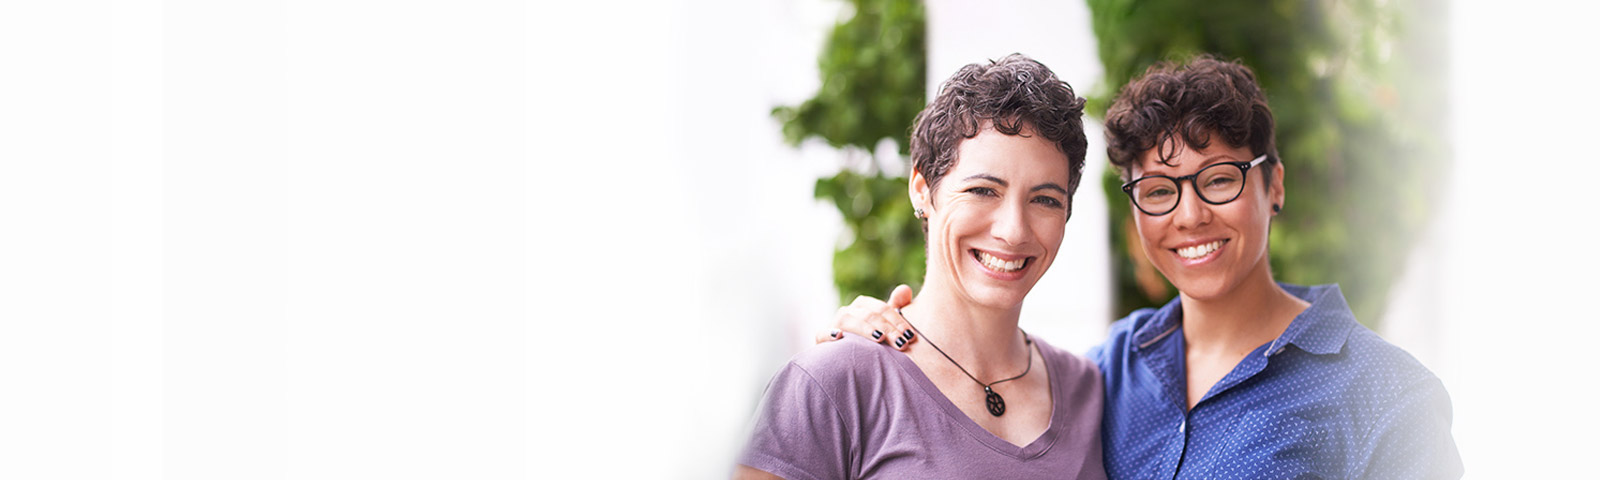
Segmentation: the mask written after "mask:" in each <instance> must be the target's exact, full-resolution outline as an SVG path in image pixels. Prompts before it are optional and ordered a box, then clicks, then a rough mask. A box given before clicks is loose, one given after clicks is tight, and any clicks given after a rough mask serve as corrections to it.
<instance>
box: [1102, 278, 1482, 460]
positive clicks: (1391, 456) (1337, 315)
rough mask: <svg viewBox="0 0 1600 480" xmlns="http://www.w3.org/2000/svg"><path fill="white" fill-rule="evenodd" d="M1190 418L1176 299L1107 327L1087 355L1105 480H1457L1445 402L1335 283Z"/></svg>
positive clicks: (1315, 291) (1428, 375) (1429, 376)
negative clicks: (1100, 379) (1097, 375)
mask: <svg viewBox="0 0 1600 480" xmlns="http://www.w3.org/2000/svg"><path fill="white" fill-rule="evenodd" d="M1283 287H1284V289H1285V290H1288V291H1289V292H1290V293H1292V294H1294V295H1295V296H1298V297H1300V298H1301V299H1304V300H1306V301H1307V302H1310V303H1311V307H1310V308H1307V309H1306V311H1305V312H1303V313H1301V314H1300V316H1299V317H1296V318H1295V319H1294V321H1293V322H1292V323H1291V324H1290V325H1289V328H1288V329H1287V330H1285V331H1284V333H1283V335H1282V336H1281V337H1279V338H1278V339H1277V340H1275V341H1273V342H1270V343H1268V344H1266V345H1262V346H1260V347H1258V348H1256V349H1255V351H1253V352H1251V353H1250V354H1249V355H1248V356H1246V357H1245V359H1244V360H1243V361H1241V362H1239V364H1238V365H1236V366H1235V367H1234V369H1233V370H1232V371H1231V372H1229V373H1228V374H1227V375H1226V376H1224V377H1223V379H1222V380H1221V381H1219V382H1217V385H1215V386H1214V387H1212V389H1211V391H1209V392H1207V393H1206V395H1205V396H1204V397H1202V398H1201V400H1200V402H1199V403H1197V404H1196V405H1195V408H1194V409H1192V410H1190V411H1188V412H1185V411H1184V410H1185V409H1184V406H1185V404H1186V402H1185V391H1186V388H1185V385H1184V381H1185V380H1184V379H1185V374H1184V363H1183V362H1184V345H1183V344H1184V342H1183V326H1182V318H1183V311H1182V307H1181V304H1180V303H1179V301H1178V299H1173V300H1172V301H1171V302H1169V303H1168V304H1167V305H1166V306H1164V307H1162V308H1160V309H1144V310H1140V311H1137V312H1134V313H1133V314H1132V315H1129V316H1128V318H1124V319H1122V320H1119V321H1118V322H1117V323H1116V324H1114V325H1112V327H1111V335H1110V338H1109V339H1108V340H1106V343H1104V344H1102V345H1100V346H1098V347H1096V348H1095V349H1094V350H1092V351H1090V352H1089V357H1090V358H1091V359H1093V360H1094V361H1095V362H1096V363H1098V364H1099V365H1100V370H1101V372H1102V373H1103V374H1104V375H1105V387H1106V389H1105V394H1106V401H1105V418H1104V423H1103V424H1102V425H1103V430H1102V431H1101V437H1102V441H1103V442H1102V443H1103V444H1104V447H1105V464H1106V471H1107V473H1108V474H1109V475H1110V477H1111V478H1130V479H1131V478H1139V479H1147V478H1251V479H1256V478H1262V479H1275V478H1460V476H1461V474H1462V466H1461V457H1460V454H1459V453H1458V452H1457V451H1456V446H1455V441H1454V439H1453V438H1452V437H1451V435H1450V422H1451V407H1450V397H1449V394H1448V393H1446V392H1445V389H1444V386H1443V384H1441V383H1440V382H1439V379H1438V378H1437V377H1435V376H1434V375H1433V373H1432V372H1429V371H1428V369H1427V368H1425V367H1423V366H1422V364H1420V363H1418V362H1417V360H1416V359H1415V358H1413V357H1412V356H1411V355H1410V354H1407V353H1406V352H1405V351H1403V350H1400V349H1399V348H1397V347H1395V346H1393V345H1390V344H1389V343H1388V342H1385V341H1383V339H1381V338H1379V337H1378V335H1377V334H1375V333H1373V332H1372V331H1371V330H1368V329H1367V328H1366V327H1364V326H1362V325H1361V324H1360V323H1358V322H1356V319H1355V315H1354V314H1353V313H1351V311H1350V307H1349V305H1348V304H1346V303H1345V300H1344V295H1343V294H1342V293H1340V291H1339V287H1338V286H1337V285H1321V286H1316V287H1301V286H1294V285H1283Z"/></svg>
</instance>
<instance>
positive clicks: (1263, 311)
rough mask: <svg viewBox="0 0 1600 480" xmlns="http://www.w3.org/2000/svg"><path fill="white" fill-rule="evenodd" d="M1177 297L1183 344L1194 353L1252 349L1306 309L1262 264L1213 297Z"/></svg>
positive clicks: (1301, 301) (1283, 327) (1268, 339)
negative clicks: (1246, 277)
mask: <svg viewBox="0 0 1600 480" xmlns="http://www.w3.org/2000/svg"><path fill="white" fill-rule="evenodd" d="M1179 298H1180V301H1181V302H1182V304H1183V336H1184V341H1185V345H1186V346H1187V347H1186V348H1187V349H1188V350H1189V351H1190V352H1194V353H1229V352H1231V353H1239V352H1249V351H1250V350H1254V349H1255V348H1256V347H1259V346H1261V344H1263V343H1266V342H1269V341H1272V339H1274V338H1277V337H1278V336H1279V335H1282V334H1283V331H1284V330H1285V329H1288V328H1289V324H1290V323H1292V322H1293V321H1294V318H1295V317H1296V316H1298V315H1299V314H1300V312H1302V311H1304V310H1305V309H1306V307H1308V306H1310V304H1309V303H1306V302H1305V301H1304V300H1301V299H1299V298H1298V297H1295V296H1294V295H1291V294H1290V293H1289V292H1287V291H1285V290H1284V289H1283V287H1280V286H1278V284H1277V282H1274V281H1273V280H1272V273H1271V271H1269V270H1267V269H1266V266H1265V262H1263V265H1262V266H1261V267H1260V268H1258V272H1256V273H1255V274H1252V275H1250V277H1249V278H1248V279H1247V280H1246V281H1244V282H1242V283H1240V284H1239V285H1236V286H1234V288H1233V289H1232V290H1231V291H1229V292H1226V293H1224V294H1223V295H1220V296H1218V297H1216V298H1209V299H1197V298H1193V297H1190V296H1189V295H1187V294H1183V293H1181V292H1180V293H1179Z"/></svg>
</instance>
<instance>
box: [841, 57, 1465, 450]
mask: <svg viewBox="0 0 1600 480" xmlns="http://www.w3.org/2000/svg"><path fill="white" fill-rule="evenodd" d="M1106 138H1107V141H1108V147H1107V151H1108V153H1109V156H1110V158H1111V163H1112V164H1113V165H1114V166H1115V167H1116V168H1117V170H1118V172H1119V173H1121V175H1122V177H1123V179H1124V180H1125V182H1126V183H1125V184H1124V185H1123V187H1122V190H1123V191H1124V192H1126V193H1127V194H1128V197H1129V199H1130V201H1131V202H1132V203H1133V205H1134V206H1135V207H1136V208H1137V212H1136V213H1135V214H1134V217H1135V225H1136V228H1137V230H1138V233H1139V238H1140V246H1141V247H1142V248H1143V250H1144V254H1145V256H1146V257H1147V258H1149V260H1150V262H1151V263H1152V264H1154V266H1155V268H1156V269H1157V270H1158V271H1160V272H1161V274H1162V275H1164V276H1165V277H1166V278H1167V280H1169V281H1170V282H1171V283H1172V284H1173V285H1174V286H1175V287H1177V289H1178V291H1179V294H1178V297H1177V298H1174V299H1173V300H1172V301H1170V302H1168V303H1167V304H1166V305H1165V306H1164V307H1161V308H1159V309H1143V310H1139V311H1136V312H1133V313H1132V314H1130V315H1129V316H1128V317H1127V318H1124V319H1122V320H1119V321H1117V322H1116V323H1115V324H1113V325H1112V326H1111V332H1110V337H1109V338H1108V339H1107V340H1106V342H1105V343H1103V344H1101V345H1100V346H1098V347H1095V348H1094V349H1093V350H1091V351H1090V353H1089V356H1090V357H1091V358H1092V359H1094V360H1095V361H1096V363H1098V364H1099V366H1100V369H1101V372H1102V373H1103V374H1104V375H1105V386H1106V405H1105V417H1104V419H1103V422H1104V423H1103V443H1104V448H1105V463H1106V471H1107V473H1108V474H1109V475H1110V477H1112V478H1302V477H1307V478H1458V477H1460V475H1461V461H1460V456H1459V454H1458V453H1457V452H1456V448H1455V442H1454V440H1453V439H1452V437H1451V435H1450V422H1451V407H1450V399H1449V395H1448V394H1447V393H1446V392H1445V389H1444V387H1443V385H1442V384H1441V383H1440V382H1439V380H1438V378H1436V377H1435V376H1434V375H1433V374H1432V372H1429V371H1428V370H1427V369H1426V368H1424V367H1423V366H1422V365H1421V364H1420V363H1418V362H1417V361H1416V360H1415V359H1414V358H1412V357H1411V356H1410V355H1408V354H1406V353H1405V352H1404V351H1402V350H1400V349H1399V348H1397V347H1394V346H1393V345H1390V344H1388V343H1387V342H1384V341H1383V340H1382V339H1381V338H1379V337H1378V336H1377V335H1376V334H1374V333H1373V332H1372V331H1370V330H1368V329H1366V328H1365V327H1363V326H1361V325H1360V324H1359V323H1357V322H1356V320H1355V317H1354V315H1353V314H1352V313H1351V311H1350V308H1349V306H1347V305H1346V304H1345V300H1344V297H1343V295H1342V294H1341V293H1340V291H1339V287H1338V286H1337V285H1321V286H1314V287H1303V286H1295V285H1287V284H1280V283H1277V282H1275V281H1274V280H1273V278H1272V270H1271V266H1270V264H1269V262H1268V247H1269V237H1270V235H1269V233H1270V231H1271V222H1272V219H1273V218H1274V217H1276V216H1277V215H1279V214H1280V213H1282V212H1284V211H1285V210H1284V209H1285V206H1286V205H1287V203H1286V201H1287V196H1286V192H1285V191H1284V188H1283V176H1284V171H1283V170H1284V169H1283V168H1282V166H1281V164H1280V160H1279V158H1278V153H1277V150H1276V147H1275V145H1274V141H1273V120H1272V112H1271V110H1270V109H1269V108H1268V107H1267V103H1266V98H1265V96H1264V95H1263V94H1262V93H1261V90H1260V88H1259V87H1258V86H1257V85H1256V82H1255V78H1254V75H1253V74H1252V73H1251V72H1250V71H1249V69H1247V68H1246V67H1244V66H1242V65H1239V64H1236V63H1231V62H1223V61H1218V60H1215V59H1211V58H1209V57H1201V58H1197V59H1194V60H1192V61H1190V62H1188V63H1187V64H1182V65H1175V64H1160V65H1156V66H1153V67H1151V68H1150V69H1148V70H1147V71H1146V72H1145V74H1144V75H1143V76H1141V77H1140V78H1138V79H1135V80H1134V81H1133V82H1131V83H1129V84H1128V85H1127V86H1126V87H1124V88H1123V90H1122V91H1121V92H1120V93H1119V94H1118V96H1117V98H1116V99H1115V100H1114V102H1113V104H1112V106H1111V108H1110V110H1109V111H1108V112H1107V114H1106ZM904 293H906V292H898V291H897V292H896V294H895V295H891V301H892V302H894V303H895V304H896V305H895V306H898V305H899V304H903V303H905V302H906V301H908V299H907V298H905V297H906V296H907V295H905V294H904ZM839 322H840V324H841V325H842V326H843V327H844V328H846V329H848V330H881V331H888V332H897V331H901V330H903V329H904V328H905V327H904V325H903V324H902V323H900V322H901V318H900V317H898V316H897V315H895V314H894V310H893V309H892V308H891V307H890V306H889V305H885V304H883V303H882V302H878V301H876V300H872V299H858V300H857V302H855V303H854V304H852V305H851V306H850V307H846V308H844V309H841V313H840V317H839Z"/></svg>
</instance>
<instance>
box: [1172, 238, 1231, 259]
mask: <svg viewBox="0 0 1600 480" xmlns="http://www.w3.org/2000/svg"><path fill="white" fill-rule="evenodd" d="M1222 242H1223V240H1217V241H1215V242H1211V243H1207V244H1204V245H1195V246H1192V247H1183V248H1180V249H1178V256H1180V257H1183V258H1187V259H1191V260H1192V259H1196V258H1200V257H1204V256H1206V255H1210V254H1211V252H1215V251H1217V249H1218V248H1222Z"/></svg>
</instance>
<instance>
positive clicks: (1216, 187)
mask: <svg viewBox="0 0 1600 480" xmlns="http://www.w3.org/2000/svg"><path fill="white" fill-rule="evenodd" d="M1265 161H1267V156H1266V155H1262V156H1259V157H1256V159H1255V160H1251V161H1249V162H1224V163H1218V164H1215V165H1211V166H1209V167H1206V168H1202V169H1200V171H1198V172H1194V175H1184V176H1181V177H1169V176H1166V175H1150V176H1146V177H1141V178H1139V179H1138V180H1134V181H1132V182H1128V183H1126V184H1123V185H1122V192H1123V193H1126V194H1128V198H1129V199H1132V200H1133V205H1134V206H1136V207H1139V211H1141V212H1144V213H1145V215H1150V216H1152V217H1159V216H1162V215H1166V214H1168V213H1172V211H1173V210H1176V209H1177V208H1178V200H1179V198H1181V197H1183V189H1182V188H1180V187H1179V186H1178V183H1179V182H1182V181H1184V180H1188V181H1189V183H1190V184H1193V185H1194V193H1197V194H1199V195H1200V200H1202V201H1205V202H1206V203H1209V204H1212V205H1222V204H1224V203H1228V202H1231V201H1233V200H1234V199H1236V198H1239V193H1240V192H1243V191H1244V179H1245V174H1247V173H1249V172H1250V167H1254V166H1256V165H1260V164H1261V162H1265Z"/></svg>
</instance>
